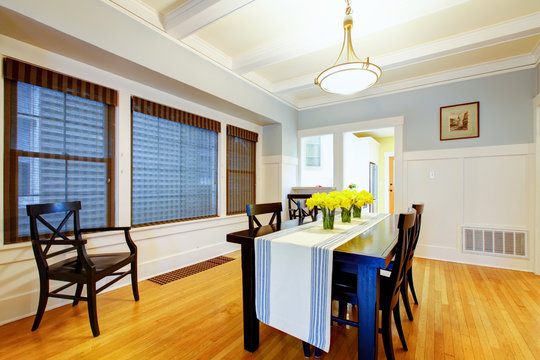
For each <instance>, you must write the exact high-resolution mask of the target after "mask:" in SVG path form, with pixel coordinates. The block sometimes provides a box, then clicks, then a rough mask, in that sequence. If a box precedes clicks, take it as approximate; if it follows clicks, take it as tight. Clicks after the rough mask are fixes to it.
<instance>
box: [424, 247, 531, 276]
mask: <svg viewBox="0 0 540 360" xmlns="http://www.w3.org/2000/svg"><path fill="white" fill-rule="evenodd" d="M414 256H415V257H419V258H424V259H430V260H440V261H449V262H455V263H460V264H468V265H478V266H486V267H493V268H499V269H507V270H517V271H526V272H532V271H533V270H532V263H531V261H530V259H517V258H511V257H509V258H505V257H501V256H489V255H482V254H474V253H464V252H462V251H460V250H459V249H457V248H452V247H445V246H433V245H422V244H418V246H417V247H416V250H415V252H414Z"/></svg>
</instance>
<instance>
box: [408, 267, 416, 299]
mask: <svg viewBox="0 0 540 360" xmlns="http://www.w3.org/2000/svg"><path fill="white" fill-rule="evenodd" d="M407 284H409V287H410V288H411V293H412V297H413V299H414V303H415V304H416V305H418V299H417V298H416V291H414V283H413V277H412V268H410V269H409V270H408V271H407Z"/></svg>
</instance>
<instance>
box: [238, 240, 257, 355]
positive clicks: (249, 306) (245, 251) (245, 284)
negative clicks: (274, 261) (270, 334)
mask: <svg viewBox="0 0 540 360" xmlns="http://www.w3.org/2000/svg"><path fill="white" fill-rule="evenodd" d="M242 298H243V304H244V349H246V350H247V351H250V352H254V351H255V350H257V349H258V348H259V320H258V319H257V314H256V312H255V248H254V247H253V245H242Z"/></svg>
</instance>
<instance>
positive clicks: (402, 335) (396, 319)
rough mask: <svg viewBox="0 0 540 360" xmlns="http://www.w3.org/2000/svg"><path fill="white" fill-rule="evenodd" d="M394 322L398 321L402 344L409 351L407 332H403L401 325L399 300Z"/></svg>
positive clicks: (397, 327)
mask: <svg viewBox="0 0 540 360" xmlns="http://www.w3.org/2000/svg"><path fill="white" fill-rule="evenodd" d="M393 312H394V322H395V323H396V329H397V332H398V334H399V339H400V340H401V345H403V349H404V350H405V351H407V350H408V349H407V342H406V341H405V334H404V333H403V328H402V327H401V314H400V312H399V301H398V302H397V304H396V306H395V307H394V310H393Z"/></svg>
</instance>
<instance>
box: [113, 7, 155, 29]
mask: <svg viewBox="0 0 540 360" xmlns="http://www.w3.org/2000/svg"><path fill="white" fill-rule="evenodd" d="M109 2H110V3H112V4H114V5H116V7H117V8H119V9H120V10H121V11H123V12H124V13H126V14H127V15H129V16H132V17H136V18H139V19H141V20H143V21H145V22H147V23H148V24H150V25H152V26H155V27H156V28H158V29H160V30H164V28H163V24H162V23H161V18H160V16H159V14H158V13H157V12H156V11H155V10H154V9H153V8H151V7H150V6H148V5H146V4H145V3H143V2H142V1H140V0H109Z"/></svg>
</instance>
